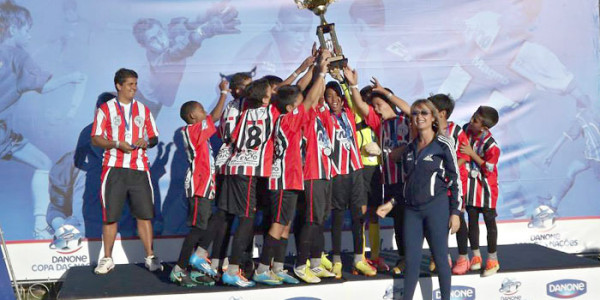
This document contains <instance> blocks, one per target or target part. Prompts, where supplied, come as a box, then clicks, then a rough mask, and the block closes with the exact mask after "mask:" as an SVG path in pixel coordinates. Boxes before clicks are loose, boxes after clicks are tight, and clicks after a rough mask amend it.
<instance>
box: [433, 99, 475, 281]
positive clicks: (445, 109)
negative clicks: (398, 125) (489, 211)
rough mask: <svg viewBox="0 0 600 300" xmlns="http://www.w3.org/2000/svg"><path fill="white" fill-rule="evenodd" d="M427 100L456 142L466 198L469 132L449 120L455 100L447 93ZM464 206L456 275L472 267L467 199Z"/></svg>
mask: <svg viewBox="0 0 600 300" xmlns="http://www.w3.org/2000/svg"><path fill="white" fill-rule="evenodd" d="M427 100H429V101H431V103H433V105H434V106H435V108H437V110H438V116H439V118H440V128H441V130H442V134H444V135H445V136H446V137H448V138H450V139H451V140H452V141H453V142H454V150H455V151H456V159H457V160H458V161H457V164H458V169H459V175H460V182H461V183H462V185H461V186H460V187H459V192H461V191H462V192H461V193H460V195H461V196H462V197H463V198H465V197H466V194H465V193H466V191H467V180H468V179H469V175H468V171H467V167H466V163H469V162H470V161H471V158H470V157H469V156H468V155H466V154H464V153H461V152H460V145H467V144H469V139H468V138H467V134H466V133H465V132H464V131H463V130H462V128H461V127H460V126H459V125H457V124H455V123H454V122H452V121H448V118H450V115H451V114H452V111H453V110H454V100H452V99H451V98H450V97H449V96H448V95H445V94H436V95H433V96H430V97H429V98H427ZM462 204H463V205H462V206H463V207H461V208H460V211H461V212H460V214H459V215H458V217H459V219H460V227H459V229H458V231H457V232H456V242H457V244H458V255H459V256H458V259H457V260H456V265H454V267H452V273H453V274H455V275H462V274H465V273H467V271H468V270H469V268H470V265H469V257H468V241H467V240H468V233H467V232H468V229H467V223H466V222H465V214H464V211H465V205H466V204H465V201H462ZM448 260H449V262H450V265H451V266H452V258H451V257H450V254H448ZM429 269H430V270H431V271H432V272H433V271H434V270H435V263H434V261H433V259H431V261H430V263H429Z"/></svg>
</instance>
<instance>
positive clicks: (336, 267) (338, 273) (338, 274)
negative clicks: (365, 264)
mask: <svg viewBox="0 0 600 300" xmlns="http://www.w3.org/2000/svg"><path fill="white" fill-rule="evenodd" d="M332 272H333V274H335V279H342V263H341V262H336V263H334V264H333V270H332Z"/></svg>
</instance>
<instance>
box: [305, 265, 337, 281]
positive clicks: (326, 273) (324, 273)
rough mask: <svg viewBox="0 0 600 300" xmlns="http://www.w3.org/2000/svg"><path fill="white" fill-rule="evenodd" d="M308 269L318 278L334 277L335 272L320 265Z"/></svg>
mask: <svg viewBox="0 0 600 300" xmlns="http://www.w3.org/2000/svg"><path fill="white" fill-rule="evenodd" d="M310 270H311V271H312V272H313V273H314V274H315V276H317V277H319V278H331V277H335V274H333V273H331V272H329V271H327V270H326V269H325V268H323V267H322V266H318V267H316V268H311V269H310Z"/></svg>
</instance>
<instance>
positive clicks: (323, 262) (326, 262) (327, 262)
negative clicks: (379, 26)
mask: <svg viewBox="0 0 600 300" xmlns="http://www.w3.org/2000/svg"><path fill="white" fill-rule="evenodd" d="M321 267H323V268H325V270H327V271H331V270H332V269H333V263H332V262H331V261H330V260H329V258H327V254H325V252H323V253H321Z"/></svg>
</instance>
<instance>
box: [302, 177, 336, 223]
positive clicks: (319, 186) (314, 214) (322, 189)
mask: <svg viewBox="0 0 600 300" xmlns="http://www.w3.org/2000/svg"><path fill="white" fill-rule="evenodd" d="M304 201H305V205H306V208H305V210H306V222H308V223H309V224H316V225H321V224H323V223H324V222H325V219H326V218H327V217H328V216H329V213H330V212H331V181H330V180H327V179H313V180H305V181H304Z"/></svg>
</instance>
